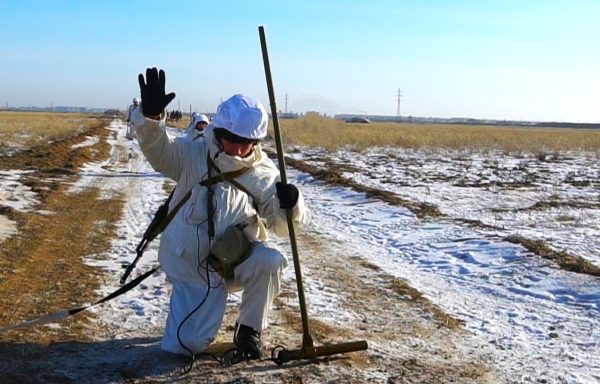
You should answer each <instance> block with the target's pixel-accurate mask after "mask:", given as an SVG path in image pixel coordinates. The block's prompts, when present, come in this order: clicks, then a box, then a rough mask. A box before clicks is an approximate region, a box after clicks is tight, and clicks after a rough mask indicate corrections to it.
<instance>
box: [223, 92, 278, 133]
mask: <svg viewBox="0 0 600 384" xmlns="http://www.w3.org/2000/svg"><path fill="white" fill-rule="evenodd" d="M268 122H269V115H267V111H265V107H263V105H262V104H261V103H260V101H258V100H256V99H255V98H253V97H250V96H246V95H233V96H231V97H230V98H229V99H227V100H225V101H224V102H222V103H221V104H220V105H219V107H218V108H217V113H216V114H215V116H213V126H214V127H215V128H223V129H225V130H227V131H228V132H231V133H233V134H234V135H237V136H241V137H244V138H246V139H251V140H260V139H264V138H265V137H266V136H267V125H268Z"/></svg>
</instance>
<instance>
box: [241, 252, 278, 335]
mask: <svg viewBox="0 0 600 384" xmlns="http://www.w3.org/2000/svg"><path fill="white" fill-rule="evenodd" d="M286 266H287V260H286V259H285V257H284V256H283V255H282V254H281V252H279V251H278V250H277V249H275V248H272V247H271V246H269V245H268V244H266V243H254V244H252V248H251V250H250V256H249V257H248V259H246V260H245V261H244V262H243V263H242V264H240V265H238V266H237V267H236V268H235V270H234V281H233V282H232V284H231V288H230V289H232V288H233V289H235V288H234V287H241V288H242V289H243V290H244V292H243V293H242V304H241V306H240V313H239V317H238V322H239V323H240V324H244V325H247V326H249V327H252V328H254V329H256V330H258V331H261V330H263V329H264V328H266V326H267V324H268V318H269V312H270V310H271V304H272V303H273V300H274V299H275V297H276V296H277V294H279V290H280V288H281V286H280V279H281V271H282V270H283V268H285V267H286Z"/></svg>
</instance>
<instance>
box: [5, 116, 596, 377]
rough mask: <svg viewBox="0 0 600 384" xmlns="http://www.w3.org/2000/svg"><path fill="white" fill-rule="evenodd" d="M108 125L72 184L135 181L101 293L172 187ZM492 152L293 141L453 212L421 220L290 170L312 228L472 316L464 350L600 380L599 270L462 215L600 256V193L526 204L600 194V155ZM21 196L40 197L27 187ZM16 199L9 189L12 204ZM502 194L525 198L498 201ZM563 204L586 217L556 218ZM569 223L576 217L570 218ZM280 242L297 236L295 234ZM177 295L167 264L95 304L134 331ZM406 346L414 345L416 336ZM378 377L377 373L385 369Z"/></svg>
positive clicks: (368, 179)
mask: <svg viewBox="0 0 600 384" xmlns="http://www.w3.org/2000/svg"><path fill="white" fill-rule="evenodd" d="M110 129H112V130H114V131H115V132H116V133H117V135H116V138H115V139H114V140H115V141H114V142H113V143H112V144H113V145H114V147H113V155H112V156H111V158H110V159H109V160H108V161H107V162H105V163H103V164H88V165H87V166H86V167H85V169H84V170H83V171H82V177H81V179H80V181H79V182H77V183H76V184H74V185H73V186H72V188H73V190H77V189H79V188H87V187H90V186H94V187H100V188H102V189H103V191H104V192H105V193H106V194H111V193H116V192H124V193H125V198H126V200H127V203H126V207H125V212H124V215H123V220H122V221H121V223H120V224H119V228H120V229H119V233H120V235H119V237H118V238H117V239H115V240H114V241H113V245H112V252H110V253H109V254H106V255H102V257H97V255H91V256H90V258H89V261H88V262H89V263H90V264H93V265H97V266H100V267H102V268H105V269H106V270H107V277H106V282H105V286H104V287H103V288H102V291H101V292H100V294H102V295H104V294H107V293H109V292H111V291H112V290H114V289H115V288H116V287H118V280H119V277H120V276H121V273H122V269H121V264H122V263H124V262H127V261H130V260H131V259H132V257H133V256H134V248H135V246H136V244H137V241H138V239H140V238H141V234H142V232H143V230H144V229H145V226H146V224H147V223H148V222H149V221H150V218H151V216H152V214H153V212H154V210H155V209H156V208H157V207H158V205H159V204H160V203H161V202H162V201H163V199H164V198H165V197H166V194H167V193H166V192H165V185H164V184H165V180H164V179H163V178H162V177H161V176H160V175H159V174H157V173H155V172H153V171H152V170H151V169H150V168H149V166H148V165H147V163H146V162H145V161H144V160H143V156H142V155H141V153H140V151H139V147H138V146H137V143H136V142H135V141H127V140H125V139H124V138H123V133H124V129H123V123H121V122H118V121H116V122H114V123H113V124H112V125H111V128H110ZM489 156H491V161H492V162H497V165H494V166H493V167H492V170H489V167H487V166H485V164H487V163H488V162H489V161H488V160H489V159H488V156H487V155H486V156H483V155H473V156H471V155H468V154H448V153H438V154H434V153H429V152H415V151H401V150H391V149H390V150H381V149H377V150H372V151H367V152H365V153H363V154H356V153H350V152H339V153H336V154H334V155H331V156H329V155H327V154H325V153H323V152H318V151H310V152H307V151H306V150H303V154H302V155H300V154H295V157H297V158H303V159H304V160H307V161H312V162H314V163H317V162H324V161H327V160H329V161H331V163H333V164H338V165H339V167H340V169H351V171H349V170H348V171H346V172H345V173H344V175H345V176H347V177H352V178H354V179H355V180H358V181H361V182H363V183H367V184H369V185H373V186H376V187H377V188H381V189H386V190H392V191H394V192H396V193H398V194H399V195H401V196H403V197H406V198H410V199H414V200H418V201H428V202H432V203H434V204H436V205H438V206H439V207H440V209H441V210H442V212H443V213H445V214H446V215H448V216H449V217H448V218H441V219H435V220H434V219H429V220H421V219H418V218H416V217H415V216H414V215H413V214H412V213H411V212H410V211H408V210H407V209H404V208H400V207H394V206H390V205H388V204H385V203H382V202H380V201H377V200H373V199H369V198H366V197H365V196H364V195H362V194H360V193H356V192H353V191H352V190H349V189H347V188H339V187H331V186H327V185H324V184H323V183H321V182H317V181H315V180H314V179H313V178H312V177H311V176H310V175H307V174H304V173H299V172H295V171H290V172H289V178H290V182H293V183H295V184H297V185H298V186H299V187H300V189H301V190H302V192H303V193H304V195H305V197H306V200H307V203H308V204H309V206H310V207H311V210H312V218H313V219H312V223H311V226H310V228H309V229H308V231H309V232H311V233H317V234H320V235H321V236H322V237H324V238H326V239H329V242H330V244H332V245H331V246H330V249H335V250H336V252H337V253H338V254H339V257H340V258H343V257H344V256H345V255H356V254H359V255H360V257H362V258H364V259H365V260H367V261H369V262H371V263H373V264H375V265H378V266H380V267H381V268H382V269H383V270H384V271H385V272H387V273H389V274H392V275H394V276H396V277H398V278H401V279H405V280H406V281H408V282H409V283H410V284H411V285H412V286H413V287H415V288H417V289H418V290H419V291H421V292H422V293H423V294H424V295H426V296H427V297H428V298H429V299H430V300H431V301H432V302H434V303H435V304H437V305H439V306H440V307H442V308H444V309H445V310H446V311H447V312H448V313H449V314H451V315H453V316H454V317H457V318H459V319H462V320H464V321H465V328H466V329H467V330H468V331H469V332H470V333H471V336H470V337H469V338H465V345H467V344H468V345H467V346H463V348H464V353H468V351H469V348H471V349H473V348H484V349H485V350H486V351H488V352H487V353H489V354H490V361H491V363H492V364H493V365H494V366H495V369H496V370H498V371H500V372H502V373H503V375H504V376H506V377H507V378H508V380H509V381H511V382H515V383H521V382H532V383H534V382H546V383H596V382H598V381H600V279H599V278H594V277H590V276H587V275H581V274H575V273H570V272H565V271H563V270H560V269H558V268H556V267H555V266H554V265H552V264H551V263H549V262H547V261H544V260H541V259H539V258H538V257H534V256H532V255H531V254H528V253H527V252H526V251H525V250H524V249H523V248H522V247H520V246H517V245H514V244H511V243H506V242H501V241H497V240H493V241H492V240H490V238H491V237H490V236H489V235H490V231H491V230H489V229H486V230H483V229H481V230H480V229H476V228H469V227H466V226H462V225H459V224H457V223H456V222H455V221H453V220H451V218H452V217H453V216H460V217H468V218H472V219H479V220H482V221H485V222H486V223H489V224H492V225H494V226H495V227H498V229H497V231H506V232H507V233H508V232H510V231H513V230H515V231H518V232H519V233H520V234H521V235H523V236H532V237H535V236H539V237H542V238H544V239H546V240H551V241H552V244H553V245H554V246H556V247H557V248H560V247H563V246H565V247H566V246H569V248H568V249H569V251H570V252H573V253H576V254H580V255H582V256H584V257H586V258H590V259H591V260H595V261H596V262H597V261H598V255H597V253H596V251H595V250H596V249H597V248H598V241H599V240H598V232H599V231H598V223H599V222H600V219H599V218H598V207H597V206H596V207H595V208H576V207H573V205H569V206H566V207H565V206H563V205H561V206H559V207H558V208H557V211H554V210H539V211H534V212H533V211H522V210H520V209H522V208H526V207H530V206H531V205H533V204H535V203H536V202H538V201H541V200H544V201H547V200H549V199H554V198H555V197H556V198H557V199H560V201H579V202H587V203H590V202H591V203H595V204H597V203H598V200H599V197H598V167H597V166H594V164H593V163H594V161H597V159H596V158H594V157H593V156H591V155H586V154H581V155H578V154H571V155H570V156H573V157H569V159H565V160H564V162H563V161H562V160H560V159H559V160H557V161H553V162H551V163H549V164H547V165H546V166H544V165H545V163H540V162H538V161H536V160H535V159H534V158H531V157H529V158H528V157H524V158H522V159H521V160H518V159H517V158H512V157H503V156H501V155H500V154H490V155H489ZM521 163H524V165H519V164H521ZM411 164H412V165H411ZM523 169H524V170H523ZM466 170H470V171H468V172H467V171H466ZM502 170H505V171H502ZM569 174H573V175H574V176H573V177H581V178H582V179H583V180H587V181H589V182H590V184H588V185H587V186H586V185H583V184H586V182H584V183H582V184H581V186H576V185H574V184H567V185H565V184H564V183H563V181H564V179H565V178H566V177H567V175H569ZM478 175H479V176H478ZM507 175H510V177H509V178H508V180H512V181H513V182H514V183H513V184H520V183H522V182H523V178H524V177H528V178H530V179H531V180H529V182H528V183H525V184H524V186H523V187H519V188H513V187H514V185H513V186H512V187H511V186H506V183H507V180H506V177H505V176H507ZM525 175H529V176H525ZM9 178H10V180H9V181H6V182H7V183H10V185H12V186H13V187H11V188H12V189H13V190H14V191H18V190H19V187H18V174H16V173H10V177H8V176H5V175H4V174H3V175H2V179H3V180H4V179H7V180H8V179H9ZM594 178H595V179H594ZM461 180H462V181H461ZM575 180H579V179H575ZM457 184H458V185H457ZM476 185H477V186H476ZM482 185H483V187H482ZM167 189H168V188H167ZM19 194H21V192H19V193H15V194H14V195H13V196H18V195H19ZM0 196H2V198H3V199H4V198H5V195H0ZM22 196H23V199H24V200H26V201H34V197H30V196H27V194H22ZM17 200H19V199H17ZM5 204H6V203H5V202H4V201H0V205H5ZM498 207H499V208H503V209H517V211H515V212H512V211H510V212H509V211H500V212H492V209H493V208H498ZM558 210H560V211H558ZM557 215H566V216H572V217H574V218H575V219H574V220H564V221H557V220H556V217H557ZM574 222H575V223H574ZM561 223H568V224H570V227H569V228H566V229H565V228H562V227H561ZM574 224H576V225H574ZM567 235H569V236H570V237H567ZM494 238H497V237H495V236H494ZM157 244H158V242H155V243H154V244H153V246H152V247H151V249H150V250H149V251H148V252H147V253H146V254H145V256H144V258H143V259H142V261H141V262H140V263H139V264H138V269H137V271H138V272H139V271H145V270H147V269H148V268H149V267H150V266H151V265H153V263H154V262H155V260H156V246H157ZM281 245H282V247H285V246H286V242H285V240H281ZM303 272H304V273H305V278H306V284H307V287H306V289H307V299H308V301H309V305H310V308H309V314H310V316H311V317H314V318H317V319H320V320H322V321H324V322H332V323H339V324H348V323H350V324H352V323H354V322H356V321H357V317H360V316H359V315H357V314H356V313H354V312H352V311H348V310H346V309H345V308H344V307H343V305H340V304H339V303H338V300H337V298H336V296H335V294H332V292H331V290H329V289H328V286H327V282H326V281H320V280H319V281H317V280H315V279H314V278H313V275H312V274H311V270H310V268H309V269H307V270H304V271H303ZM286 274H287V275H286V278H287V279H288V280H289V279H292V275H293V268H292V267H290V268H288V270H287V272H286ZM369 283H372V282H369ZM375 283H376V282H375ZM233 301H235V298H234V299H233ZM167 307H168V291H167V288H166V284H165V283H164V276H163V275H162V273H159V274H157V275H154V276H152V277H151V278H150V279H148V280H146V281H144V283H143V284H142V286H141V287H139V288H137V289H135V290H133V291H130V292H128V293H127V294H126V295H124V296H122V297H120V298H118V299H116V300H114V301H111V302H109V303H108V304H106V305H104V306H103V307H102V309H101V310H98V309H96V310H95V312H96V314H97V315H98V320H97V321H98V322H99V323H100V324H107V325H108V324H112V325H113V326H114V324H117V323H118V324H119V327H118V329H119V332H121V336H123V337H124V336H125V335H131V334H132V333H133V334H143V333H144V330H156V329H159V328H160V327H161V326H162V324H163V323H164V320H165V317H166V311H167ZM389 326H390V327H398V326H400V324H390V325H389ZM113 329H114V327H113ZM116 337H117V338H119V335H116ZM392 342H393V341H392ZM376 347H377V346H376ZM397 347H398V350H399V351H400V350H401V351H403V353H407V354H410V346H407V345H399V346H397ZM371 378H372V379H373V380H375V381H376V378H377V376H376V374H375V373H373V374H372V376H371Z"/></svg>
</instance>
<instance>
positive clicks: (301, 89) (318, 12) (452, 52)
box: [0, 0, 600, 122]
mask: <svg viewBox="0 0 600 384" xmlns="http://www.w3.org/2000/svg"><path fill="white" fill-rule="evenodd" d="M224 4H226V5H224ZM599 20H600V1H593V0H589V1H577V0H572V1H566V0H565V1H553V0H539V1H538V0H506V1H484V0H482V1H466V0H465V1H459V0H455V1H441V0H438V1H434V0H423V1H416V0H415V1H402V0H390V1H350V0H348V1H325V0H318V1H312V0H303V1H266V0H265V1H228V2H221V1H211V2H207V1H150V0H145V1H142V0H139V1H138V0H129V1H83V0H81V1H27V0H19V1H9V0H0V47H1V49H0V105H6V104H7V103H8V105H9V106H30V105H36V106H49V105H50V103H51V102H52V103H53V105H55V106H56V105H71V106H87V107H115V108H125V106H126V105H127V104H128V103H129V102H130V101H131V98H133V97H134V96H136V95H138V94H139V89H138V84H137V75H138V73H140V72H143V71H144V70H145V68H146V67H148V66H157V67H159V68H163V69H165V71H166V73H167V90H168V91H174V92H176V93H177V99H176V100H175V101H173V102H172V103H171V105H169V109H172V108H176V107H178V106H181V109H183V110H185V111H188V110H189V106H190V104H191V105H192V107H193V110H199V111H203V112H211V111H214V109H215V108H216V106H217V104H218V102H219V100H220V98H226V97H228V96H230V95H232V94H234V93H248V94H251V95H254V96H256V97H258V98H259V99H260V100H262V101H263V103H265V105H267V104H268V98H267V91H266V85H265V80H264V69H263V66H262V57H261V51H260V43H259V35H258V26H259V25H264V26H265V28H266V31H267V39H268V45H269V54H270V59H271V67H272V71H273V78H274V83H275V88H276V97H277V105H278V107H279V109H281V110H283V109H285V95H286V94H287V95H288V97H289V102H288V110H289V111H296V112H304V111H307V110H316V111H320V112H324V113H327V114H334V113H357V114H362V113H366V114H383V115H396V107H397V99H396V92H397V90H398V88H400V89H401V90H402V100H401V114H402V115H403V116H406V115H413V116H432V117H474V118H495V119H521V120H555V121H574V122H600V106H599V103H598V94H599V91H600V74H599V71H600V49H599V46H600V43H599V40H600V22H599Z"/></svg>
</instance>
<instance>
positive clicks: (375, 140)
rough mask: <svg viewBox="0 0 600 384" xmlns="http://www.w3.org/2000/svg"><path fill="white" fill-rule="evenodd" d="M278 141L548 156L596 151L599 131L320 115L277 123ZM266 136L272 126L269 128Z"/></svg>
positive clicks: (333, 145)
mask: <svg viewBox="0 0 600 384" xmlns="http://www.w3.org/2000/svg"><path fill="white" fill-rule="evenodd" d="M280 126H281V131H282V133H281V134H282V139H283V142H284V143H286V144H287V145H290V144H291V145H307V146H314V147H324V148H326V149H328V150H334V149H337V148H340V147H344V146H352V147H354V148H356V149H358V150H363V149H365V148H368V147H372V146H394V147H404V148H452V149H469V150H478V151H479V150H481V151H486V150H502V151H506V152H528V153H553V152H555V151H564V150H585V151H596V152H597V151H600V131H598V130H596V131H594V130H584V129H567V128H564V129H563V128H552V129H550V128H523V127H493V126H480V125H479V126H478V125H453V124H446V125H444V124H409V123H402V124H398V123H372V124H348V123H344V122H343V121H340V120H334V119H331V118H324V117H320V116H305V117H303V118H300V119H293V120H288V119H282V120H280ZM270 131H271V136H272V126H271V127H270Z"/></svg>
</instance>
